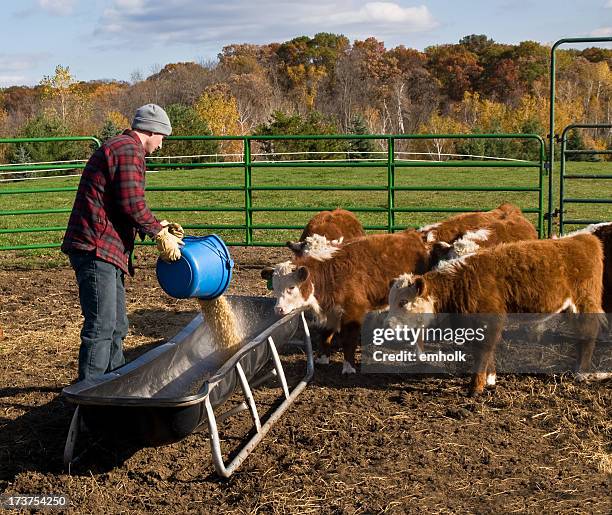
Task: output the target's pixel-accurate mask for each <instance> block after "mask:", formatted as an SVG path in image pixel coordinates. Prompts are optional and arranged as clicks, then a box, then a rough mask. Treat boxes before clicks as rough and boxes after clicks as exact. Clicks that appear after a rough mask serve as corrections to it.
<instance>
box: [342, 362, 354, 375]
mask: <svg viewBox="0 0 612 515" xmlns="http://www.w3.org/2000/svg"><path fill="white" fill-rule="evenodd" d="M356 373H357V370H355V367H354V366H353V365H351V364H350V363H349V362H348V361H345V362H344V363H343V364H342V374H356Z"/></svg>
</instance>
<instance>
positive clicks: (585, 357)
mask: <svg viewBox="0 0 612 515" xmlns="http://www.w3.org/2000/svg"><path fill="white" fill-rule="evenodd" d="M575 316H576V317H577V323H576V324H574V327H575V329H576V331H577V332H576V333H575V334H578V335H583V338H581V339H580V341H579V343H578V345H579V350H578V358H577V360H576V380H577V381H587V380H590V379H596V380H601V379H607V378H608V377H610V374H609V373H591V372H589V371H590V369H591V360H592V357H593V351H594V350H595V342H596V340H597V336H598V334H599V330H600V328H601V326H602V323H603V324H605V322H604V320H603V319H601V318H600V317H604V316H605V315H604V314H603V313H601V314H594V313H588V314H578V315H575Z"/></svg>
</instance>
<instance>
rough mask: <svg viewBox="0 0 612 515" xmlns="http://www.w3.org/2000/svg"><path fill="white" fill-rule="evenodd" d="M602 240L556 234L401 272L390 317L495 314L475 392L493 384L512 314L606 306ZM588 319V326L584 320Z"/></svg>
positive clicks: (586, 330)
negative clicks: (501, 340)
mask: <svg viewBox="0 0 612 515" xmlns="http://www.w3.org/2000/svg"><path fill="white" fill-rule="evenodd" d="M602 262H603V251H602V247H601V242H600V241H599V240H598V239H597V238H596V237H595V236H592V235H590V234H578V235H576V236H573V237H571V238H562V239H558V240H537V241H524V242H516V243H507V244H502V245H498V246H496V247H492V248H489V249H484V250H482V251H480V252H478V253H476V254H473V255H471V256H467V257H464V258H461V259H459V260H456V261H455V262H454V263H453V266H451V267H447V268H446V269H444V270H441V271H432V272H428V273H426V274H425V275H422V276H414V275H404V276H403V277H401V278H400V279H399V280H397V281H396V282H395V283H394V285H393V287H392V288H391V291H390V294H389V314H388V317H387V323H389V324H398V323H399V322H401V320H402V317H404V315H407V314H412V313H461V314H471V313H486V314H489V315H491V314H492V315H500V316H498V317H496V316H493V317H492V319H491V320H492V322H493V323H489V327H488V329H487V333H488V334H487V336H488V338H487V339H486V341H485V342H483V345H482V346H481V347H480V348H479V351H478V355H477V356H476V365H475V371H474V374H473V376H472V382H471V385H470V393H471V394H472V395H474V394H478V393H480V392H482V391H483V388H484V386H485V383H486V384H495V362H494V350H495V346H496V344H497V341H498V339H499V337H500V336H501V331H502V326H503V315H505V314H507V313H560V312H563V311H570V312H574V313H602V312H603V311H602V309H601V291H602V285H601V283H602V280H601V278H602V274H603V263H602ZM600 323H601V320H600V319H599V317H587V319H586V325H585V327H583V328H582V330H583V333H582V334H583V335H584V336H585V338H586V340H587V343H586V344H585V345H583V346H582V347H581V356H580V358H579V361H578V370H580V371H582V370H585V369H586V368H587V367H588V364H589V363H590V359H591V353H592V351H593V346H594V344H595V339H596V338H597V333H598V331H599V324H600ZM587 325H588V327H587Z"/></svg>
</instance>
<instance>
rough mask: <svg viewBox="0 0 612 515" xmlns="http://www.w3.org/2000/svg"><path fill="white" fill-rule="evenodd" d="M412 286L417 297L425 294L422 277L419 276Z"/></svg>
mask: <svg viewBox="0 0 612 515" xmlns="http://www.w3.org/2000/svg"><path fill="white" fill-rule="evenodd" d="M412 285H413V286H414V288H415V289H416V294H417V295H418V296H419V297H420V296H422V295H423V294H424V293H425V280H424V279H423V276H421V275H419V276H418V277H416V278H415V279H414V282H413V283H412Z"/></svg>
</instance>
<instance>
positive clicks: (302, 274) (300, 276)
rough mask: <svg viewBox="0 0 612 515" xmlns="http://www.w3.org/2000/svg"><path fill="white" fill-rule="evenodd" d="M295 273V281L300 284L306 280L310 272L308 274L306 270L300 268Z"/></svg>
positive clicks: (303, 267) (302, 267)
mask: <svg viewBox="0 0 612 515" xmlns="http://www.w3.org/2000/svg"><path fill="white" fill-rule="evenodd" d="M296 273H297V279H298V281H300V282H304V281H305V280H306V279H308V276H309V275H310V272H308V268H306V267H305V266H301V267H299V268H298V269H297V270H296Z"/></svg>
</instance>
